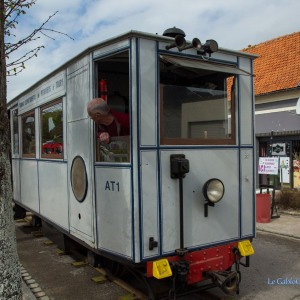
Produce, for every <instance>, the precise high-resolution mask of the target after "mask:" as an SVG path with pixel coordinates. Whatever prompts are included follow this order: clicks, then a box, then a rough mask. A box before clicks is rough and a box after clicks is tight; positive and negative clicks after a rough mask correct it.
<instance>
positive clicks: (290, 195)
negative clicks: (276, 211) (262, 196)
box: [276, 188, 300, 210]
mask: <svg viewBox="0 0 300 300" xmlns="http://www.w3.org/2000/svg"><path fill="white" fill-rule="evenodd" d="M276 202H277V204H278V206H279V207H280V208H282V209H296V210H298V209H300V191H298V190H297V189H290V188H284V189H281V191H280V192H278V193H277V194H276Z"/></svg>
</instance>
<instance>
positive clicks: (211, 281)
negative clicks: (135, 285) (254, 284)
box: [147, 240, 254, 294]
mask: <svg viewBox="0 0 300 300" xmlns="http://www.w3.org/2000/svg"><path fill="white" fill-rule="evenodd" d="M176 254H177V255H175V256H170V257H167V258H164V259H159V260H156V261H151V262H148V263H147V277H155V278H157V279H164V278H167V277H169V278H172V279H173V280H172V283H173V284H172V287H171V290H172V291H173V293H176V292H180V291H181V290H183V289H186V288H187V287H188V286H190V287H195V288H198V286H196V284H198V283H200V282H204V281H207V282H206V283H205V284H203V285H201V286H199V288H200V289H201V290H203V289H206V288H211V287H215V286H218V287H220V288H221V289H222V291H223V292H224V293H226V294H233V293H235V292H236V293H237V294H238V293H239V283H240V281H241V277H240V271H239V266H240V265H242V266H245V267H249V256H250V255H252V254H254V250H253V247H252V245H251V243H250V241H249V240H244V241H240V242H233V243H229V244H226V245H221V246H216V247H212V248H207V249H203V250H199V251H193V252H188V251H187V250H186V249H184V250H182V249H179V250H177V251H176ZM243 257H245V258H246V262H245V263H243V262H241V260H242V258H243ZM233 265H235V270H232V266H233Z"/></svg>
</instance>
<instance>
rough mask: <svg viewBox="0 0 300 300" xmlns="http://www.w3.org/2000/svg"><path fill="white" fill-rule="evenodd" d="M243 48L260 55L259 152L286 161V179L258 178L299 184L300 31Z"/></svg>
mask: <svg viewBox="0 0 300 300" xmlns="http://www.w3.org/2000/svg"><path fill="white" fill-rule="evenodd" d="M243 51H244V52H248V53H251V54H256V55H258V58H256V59H255V61H254V74H255V77H254V89H255V123H256V126H255V134H256V138H257V142H258V155H259V157H264V156H276V157H283V158H284V159H285V164H287V165H286V168H285V169H284V170H283V171H282V172H286V173H285V176H283V175H282V176H283V177H282V178H283V179H281V177H280V176H279V175H278V176H276V175H274V176H267V175H260V176H259V177H258V178H257V182H258V183H259V184H268V185H274V186H276V187H282V186H284V187H297V188H300V175H299V172H298V171H299V170H298V169H297V168H296V167H297V166H298V163H300V161H298V158H297V159H296V157H295V153H296V154H297V155H298V154H299V157H300V32H295V33H291V34H287V35H284V36H280V37H278V38H275V39H272V40H269V41H266V42H263V43H261V44H258V45H255V46H248V48H246V49H243ZM274 149H275V150H274ZM278 149H280V151H279V152H278ZM297 157H298V156H297Z"/></svg>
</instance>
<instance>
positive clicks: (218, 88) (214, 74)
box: [160, 59, 236, 145]
mask: <svg viewBox="0 0 300 300" xmlns="http://www.w3.org/2000/svg"><path fill="white" fill-rule="evenodd" d="M178 61H179V59H178ZM209 67H210V69H201V68H200V67H199V66H197V65H196V66H195V67H191V66H190V65H189V66H186V65H184V64H183V65H178V64H177V65H176V64H172V63H170V62H169V61H166V60H164V59H161V60H160V101H161V143H162V144H165V145H168V144H179V145H180V144H186V145H187V144H192V145H194V144H199V145H201V144H234V143H235V114H234V98H235V94H236V89H235V80H234V78H235V77H234V75H232V74H229V73H224V72H222V71H221V68H220V67H218V68H216V70H214V67H212V66H209Z"/></svg>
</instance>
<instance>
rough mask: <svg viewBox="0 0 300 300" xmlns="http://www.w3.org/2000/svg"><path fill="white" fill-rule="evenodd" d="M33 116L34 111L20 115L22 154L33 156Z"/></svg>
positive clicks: (34, 149) (34, 152)
mask: <svg viewBox="0 0 300 300" xmlns="http://www.w3.org/2000/svg"><path fill="white" fill-rule="evenodd" d="M35 154H36V147H35V116H34V111H32V112H30V113H28V114H26V115H24V116H22V155H23V156H24V157H35Z"/></svg>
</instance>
